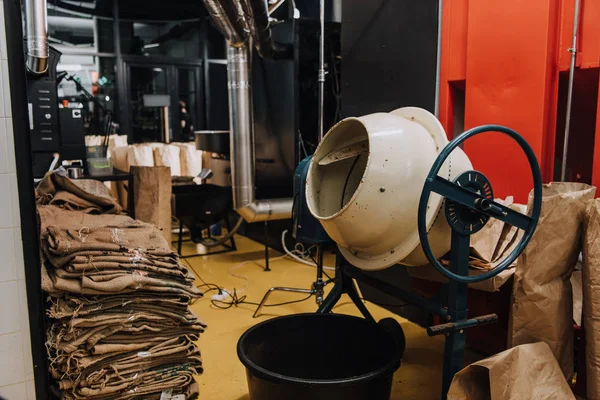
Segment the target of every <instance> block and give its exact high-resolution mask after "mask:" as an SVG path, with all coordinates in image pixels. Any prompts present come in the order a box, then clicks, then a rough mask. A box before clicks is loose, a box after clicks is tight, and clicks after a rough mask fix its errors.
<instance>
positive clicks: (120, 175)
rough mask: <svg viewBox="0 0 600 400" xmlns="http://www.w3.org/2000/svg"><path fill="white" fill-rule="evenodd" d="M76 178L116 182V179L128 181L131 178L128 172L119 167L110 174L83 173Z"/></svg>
mask: <svg viewBox="0 0 600 400" xmlns="http://www.w3.org/2000/svg"><path fill="white" fill-rule="evenodd" d="M76 179H93V180H95V181H100V182H117V181H128V180H130V179H131V174H130V173H128V172H124V171H121V170H120V169H116V168H115V169H113V173H112V174H110V175H97V176H92V175H84V176H82V177H79V178H76Z"/></svg>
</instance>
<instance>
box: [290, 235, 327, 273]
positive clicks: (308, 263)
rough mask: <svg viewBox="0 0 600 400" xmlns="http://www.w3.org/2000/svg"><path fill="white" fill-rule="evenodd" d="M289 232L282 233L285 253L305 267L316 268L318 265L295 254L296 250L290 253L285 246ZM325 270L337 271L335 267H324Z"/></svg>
mask: <svg viewBox="0 0 600 400" xmlns="http://www.w3.org/2000/svg"><path fill="white" fill-rule="evenodd" d="M287 232H288V231H287V229H286V230H285V231H283V232H282V233H281V246H282V247H283V250H284V251H285V253H286V254H287V255H288V256H290V257H292V258H293V259H294V260H296V261H298V262H299V263H302V264H305V265H309V266H311V267H315V268H316V267H317V264H315V263H313V262H311V261H308V260H305V259H303V258H300V257H299V256H298V255H296V254H294V251H296V250H295V249H294V251H290V250H289V249H288V248H287V246H286V245H285V235H286V234H287ZM298 244H300V245H302V244H301V243H298ZM311 248H312V246H311ZM323 270H327V271H335V267H326V266H323Z"/></svg>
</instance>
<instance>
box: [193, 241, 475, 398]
mask: <svg viewBox="0 0 600 400" xmlns="http://www.w3.org/2000/svg"><path fill="white" fill-rule="evenodd" d="M236 242H237V244H238V248H239V250H238V251H236V252H231V253H225V254H219V255H211V256H203V257H195V258H188V259H187V261H188V262H189V265H191V267H192V269H193V270H194V272H195V273H196V274H197V275H198V276H200V277H201V278H202V280H204V281H205V282H208V283H214V284H217V285H219V286H222V287H225V288H226V289H228V290H230V291H231V290H233V289H234V288H235V289H237V290H240V289H243V288H244V286H245V281H244V280H243V279H240V278H235V277H232V276H231V275H229V273H228V270H229V268H230V267H233V266H236V265H239V264H240V263H243V262H246V261H252V260H255V261H256V262H258V263H260V264H263V263H264V250H263V247H262V246H261V245H260V244H258V243H256V242H253V241H252V240H250V239H247V238H245V237H237V239H236ZM194 246H195V245H193V244H192V243H186V244H185V247H184V250H183V254H190V253H193V252H195V247H194ZM270 254H271V257H272V258H275V257H277V256H281V254H279V253H277V252H275V251H271V253H270ZM326 261H327V262H328V263H329V265H331V264H332V262H333V260H332V259H328V260H326ZM271 268H272V271H271V272H264V271H263V270H262V268H261V266H259V265H257V264H254V263H247V264H245V265H243V266H242V267H240V268H238V269H236V270H235V271H234V272H235V273H237V274H241V275H245V276H247V277H248V280H249V284H248V289H247V290H246V292H245V293H243V294H245V295H246V296H247V300H248V301H251V302H256V303H257V302H259V301H260V299H261V298H262V296H263V295H264V293H265V291H266V290H267V289H268V288H270V287H272V286H292V287H303V288H309V287H310V284H311V282H312V281H314V279H315V270H314V268H311V267H310V266H305V265H303V264H299V263H297V262H294V261H291V260H290V259H287V258H286V259H279V260H276V261H273V262H272V264H271ZM198 284H200V281H198ZM330 286H331V285H330ZM329 289H330V287H328V290H329ZM212 294H213V293H212V292H211V293H209V294H207V296H206V297H205V298H204V299H201V300H199V301H197V302H196V303H195V304H193V305H192V308H193V309H194V311H195V312H196V313H197V314H198V315H199V316H200V317H201V318H202V319H203V320H204V321H205V322H206V323H207V324H208V328H207V330H206V332H205V333H204V334H202V336H201V338H200V341H199V347H200V350H201V352H202V356H203V363H204V374H203V375H201V376H200V377H198V379H197V381H198V383H199V386H200V399H206V400H246V399H248V394H247V393H248V388H247V385H246V376H245V369H244V367H243V365H242V364H241V363H240V361H239V360H238V357H237V353H236V345H237V341H238V339H239V337H240V336H241V335H242V333H243V332H244V331H245V330H246V329H248V328H249V327H251V326H252V325H254V324H256V323H258V322H261V321H264V320H266V319H268V318H272V317H276V316H281V315H288V314H293V313H300V312H312V311H315V309H316V305H315V301H314V298H311V299H309V300H307V301H305V302H302V303H297V304H290V305H284V306H279V307H272V308H266V309H264V313H263V315H262V316H259V317H258V318H252V314H253V312H254V309H255V306H252V305H241V306H239V307H233V308H230V309H228V310H221V309H218V308H216V307H214V306H213V305H211V302H210V296H211V295H212ZM302 297H303V295H299V294H291V293H275V294H273V296H272V297H271V300H270V302H273V303H279V302H285V301H290V300H294V299H299V298H302ZM367 307H368V308H369V310H370V311H371V313H372V314H373V316H374V317H375V319H377V320H379V319H381V318H384V317H394V318H396V319H397V320H398V321H399V322H400V323H401V324H402V327H403V328H404V331H405V334H406V342H407V348H406V352H405V354H404V358H403V360H402V366H401V367H400V369H399V370H398V371H397V372H396V374H395V376H394V386H393V390H392V391H393V394H392V399H397V400H400V399H402V400H407V399H408V400H410V399H418V400H430V399H431V400H434V399H435V400H438V399H439V398H440V393H441V363H442V355H443V346H444V340H443V338H442V337H436V338H429V337H428V336H427V334H426V333H425V330H423V329H421V328H420V327H418V326H416V325H414V324H412V323H410V322H408V321H406V320H405V319H403V318H400V317H398V316H396V315H395V314H392V313H390V312H389V311H387V310H385V309H383V308H381V307H379V306H376V305H374V304H372V303H367ZM334 312H336V313H342V314H351V315H359V313H358V311H357V310H356V308H355V307H354V305H353V304H352V303H351V302H350V300H349V299H348V298H347V297H345V298H342V301H340V303H338V305H337V306H336V308H335V309H334ZM467 357H469V358H471V359H474V357H476V356H475V355H471V354H468V355H467Z"/></svg>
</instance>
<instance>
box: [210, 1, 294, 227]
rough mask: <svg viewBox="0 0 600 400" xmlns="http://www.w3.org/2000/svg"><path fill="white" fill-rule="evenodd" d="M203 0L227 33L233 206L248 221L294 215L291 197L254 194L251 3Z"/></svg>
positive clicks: (284, 217)
mask: <svg viewBox="0 0 600 400" xmlns="http://www.w3.org/2000/svg"><path fill="white" fill-rule="evenodd" d="M203 1H204V4H205V5H206V8H207V9H208V12H209V14H210V15H211V17H212V19H213V21H214V23H215V25H216V26H217V27H218V28H219V29H220V30H221V32H222V33H223V34H224V35H225V38H226V39H227V44H228V48H227V87H228V90H229V126H230V130H231V132H230V134H229V140H230V147H231V150H230V152H231V177H232V190H233V206H234V208H235V210H236V211H237V212H238V214H240V216H242V217H243V218H244V219H245V220H246V221H247V222H261V221H269V220H277V219H287V218H291V216H292V199H291V198H290V199H274V200H256V198H255V178H254V171H255V152H254V120H253V106H252V78H251V76H252V71H251V67H250V65H251V63H250V54H251V53H250V49H249V46H248V41H249V35H250V32H249V31H250V30H251V29H254V28H253V27H254V26H255V21H253V20H252V18H251V15H250V14H249V12H248V10H249V8H248V7H249V4H248V3H242V2H241V1H245V0H241V1H240V0H203ZM261 1H262V0H261ZM265 7H266V3H265ZM249 27H250V29H249ZM267 27H268V19H267ZM269 37H270V34H269Z"/></svg>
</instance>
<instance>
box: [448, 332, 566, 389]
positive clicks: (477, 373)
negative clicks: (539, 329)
mask: <svg viewBox="0 0 600 400" xmlns="http://www.w3.org/2000/svg"><path fill="white" fill-rule="evenodd" d="M528 399H529V400H534V399H536V400H537V399H539V400H569V399H573V400H575V396H573V393H572V392H571V389H570V387H569V384H568V383H567V381H566V380H565V378H564V376H563V374H562V371H561V369H560V367H559V365H558V363H557V362H556V360H555V359H554V356H553V354H552V351H550V348H549V347H548V345H547V344H546V343H543V342H539V343H533V344H524V345H521V346H517V347H514V348H512V349H509V350H506V351H503V352H502V353H499V354H496V355H495V356H492V357H490V358H486V359H485V360H481V361H478V362H476V363H474V364H471V365H469V366H468V367H466V368H464V369H463V370H462V371H460V372H459V373H458V374H456V375H455V376H454V379H453V380H452V385H451V386H450V390H449V391H448V400H528Z"/></svg>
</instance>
